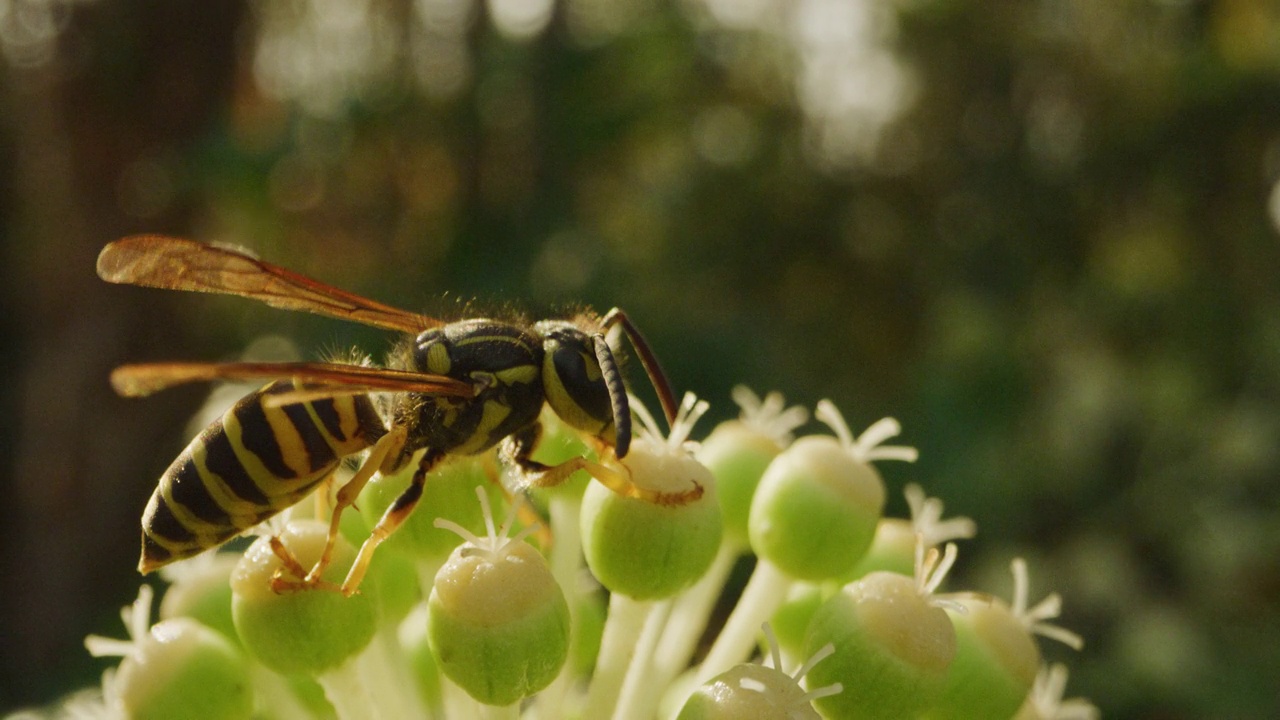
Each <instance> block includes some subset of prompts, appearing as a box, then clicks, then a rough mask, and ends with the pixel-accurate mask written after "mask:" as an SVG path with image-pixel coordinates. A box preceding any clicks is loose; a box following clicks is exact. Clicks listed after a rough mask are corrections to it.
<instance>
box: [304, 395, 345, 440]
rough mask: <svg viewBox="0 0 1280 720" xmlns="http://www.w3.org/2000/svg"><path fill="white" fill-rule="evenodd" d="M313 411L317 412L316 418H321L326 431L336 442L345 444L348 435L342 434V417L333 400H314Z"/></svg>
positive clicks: (312, 403) (312, 402)
mask: <svg viewBox="0 0 1280 720" xmlns="http://www.w3.org/2000/svg"><path fill="white" fill-rule="evenodd" d="M311 409H312V410H315V411H316V417H318V418H320V422H321V423H323V424H324V429H325V430H326V431H327V432H328V433H329V435H331V436H332V437H333V439H334V440H337V441H338V442H343V441H345V440H346V439H347V435H346V433H344V432H342V416H341V415H339V414H338V407H337V405H335V404H334V402H333V398H325V399H323V400H312V401H311Z"/></svg>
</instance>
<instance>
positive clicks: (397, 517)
mask: <svg viewBox="0 0 1280 720" xmlns="http://www.w3.org/2000/svg"><path fill="white" fill-rule="evenodd" d="M444 457H445V454H444V453H442V452H439V451H437V450H434V449H428V450H427V452H426V453H424V454H423V456H422V459H421V460H419V461H418V469H417V470H415V471H414V472H413V480H412V481H411V482H410V483H409V487H407V488H405V489H404V492H402V493H400V496H399V497H397V498H396V499H395V501H394V502H392V503H391V507H389V508H387V511H386V512H385V513H383V514H382V518H381V519H380V520H378V524H377V525H375V526H374V527H373V532H371V533H369V537H368V539H366V540H365V541H364V544H363V545H361V546H360V554H359V555H357V556H356V561H355V562H354V563H352V564H351V570H350V571H349V572H348V573H347V579H346V580H344V581H343V582H342V594H343V595H346V596H347V597H350V596H352V595H354V594H355V593H356V590H358V589H360V583H361V581H363V580H364V575H365V573H366V572H368V571H369V563H370V562H371V561H372V560H373V551H374V550H376V549H377V548H378V546H379V545H381V544H382V541H383V540H386V539H387V538H389V537H391V533H393V532H395V531H396V530H397V529H398V528H399V527H400V525H401V524H402V523H403V522H404V521H405V519H406V518H408V517H409V514H410V513H412V512H413V509H414V508H415V507H417V505H418V500H420V499H422V488H423V486H425V485H426V483H427V473H428V472H430V471H431V468H433V467H435V465H436V463H438V462H440V460H441V459H443V458H444Z"/></svg>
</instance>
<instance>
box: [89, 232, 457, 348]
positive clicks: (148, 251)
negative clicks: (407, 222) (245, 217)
mask: <svg viewBox="0 0 1280 720" xmlns="http://www.w3.org/2000/svg"><path fill="white" fill-rule="evenodd" d="M98 277H100V278H102V279H103V280H106V281H107V282H112V283H124V284H128V285H142V286H146V287H155V288H162V289H166V290H188V291H192V292H208V293H222V294H226V295H239V296H242V297H247V298H251V299H254V300H258V301H261V302H263V303H266V304H267V305H270V306H272V307H276V308H281V309H284V310H299V311H305V312H311V313H316V314H319V315H327V316H329V317H335V318H339V319H342V320H350V321H353V322H358V323H363V324H365V325H372V326H374V327H380V328H384V329H387V330H397V331H401V332H408V333H418V332H421V331H422V330H426V329H427V328H431V327H436V326H439V325H441V324H443V323H442V321H440V320H437V319H436V318H433V317H429V316H426V315H419V314H418V313H412V312H408V311H406V310H400V309H398V308H394V307H391V306H389V305H383V304H382V303H379V302H376V301H374V300H370V299H368V298H365V297H361V296H359V295H356V294H354V293H350V292H347V291H346V290H340V289H338V288H336V287H333V286H331V285H326V284H325V283H322V282H320V281H318V280H314V279H312V278H309V277H307V276H305V275H302V274H300V273H296V272H294V271H292V270H287V269H285V268H282V267H279V266H277V265H272V264H271V263H267V262H263V261H262V260H259V259H257V258H255V257H253V256H252V255H249V254H248V253H246V252H242V251H239V250H233V249H231V248H227V247H222V246H219V245H209V244H206V243H201V242H196V241H195V240H187V239H184V238H176V237H168V236H165V235H134V236H132V237H127V238H123V239H120V240H117V241H115V242H113V243H110V244H108V245H107V246H106V247H104V248H103V249H102V252H101V253H100V254H99V255H98Z"/></svg>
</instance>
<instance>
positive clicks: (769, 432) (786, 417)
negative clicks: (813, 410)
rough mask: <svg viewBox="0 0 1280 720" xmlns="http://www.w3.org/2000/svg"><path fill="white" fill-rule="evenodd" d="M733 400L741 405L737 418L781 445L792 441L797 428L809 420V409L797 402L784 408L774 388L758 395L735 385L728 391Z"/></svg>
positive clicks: (782, 399)
mask: <svg viewBox="0 0 1280 720" xmlns="http://www.w3.org/2000/svg"><path fill="white" fill-rule="evenodd" d="M730 396H731V397H732V398H733V401H734V402H735V403H737V405H738V407H739V408H741V412H739V413H738V420H739V421H740V422H741V423H742V424H743V425H746V426H747V427H750V428H752V429H754V430H756V431H757V432H759V433H761V434H762V435H764V436H765V437H769V438H772V439H773V440H774V442H776V443H778V445H780V446H782V447H786V446H788V445H790V444H791V441H792V440H793V439H794V435H793V434H792V433H793V431H795V429H796V428H798V427H800V426H801V425H803V424H805V423H807V422H809V411H808V410H806V409H805V408H803V407H801V406H799V405H793V406H791V407H787V406H786V405H787V402H786V400H785V399H784V398H783V397H782V393H780V392H777V391H774V392H770V393H769V394H767V395H765V396H764V400H763V401H761V400H760V397H759V396H757V395H756V394H755V392H753V391H752V390H751V388H749V387H747V386H746V385H735V386H734V387H733V390H732V391H731V392H730Z"/></svg>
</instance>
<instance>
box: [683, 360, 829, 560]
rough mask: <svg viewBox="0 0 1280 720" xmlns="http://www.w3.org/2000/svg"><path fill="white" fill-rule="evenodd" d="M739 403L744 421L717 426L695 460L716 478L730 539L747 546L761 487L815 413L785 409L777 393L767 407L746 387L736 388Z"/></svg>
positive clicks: (802, 409)
mask: <svg viewBox="0 0 1280 720" xmlns="http://www.w3.org/2000/svg"><path fill="white" fill-rule="evenodd" d="M733 399H734V401H735V402H737V403H738V406H739V407H741V408H742V412H741V413H740V415H739V418H738V419H737V420H730V421H727V422H723V423H720V424H719V425H717V426H716V428H715V429H714V430H712V431H711V434H710V435H708V436H707V439H706V440H703V441H702V444H701V446H700V447H699V448H698V450H697V452H696V453H695V457H697V458H698V461H699V462H701V463H702V464H703V465H705V466H706V467H707V469H708V470H710V471H711V474H712V476H714V477H715V479H716V493H717V495H718V496H719V499H720V509H721V513H722V515H723V516H724V536H725V540H726V541H728V542H732V543H734V544H735V545H738V546H746V544H747V517H748V515H749V513H750V511H751V499H752V497H754V496H755V492H756V486H757V485H759V484H760V478H761V477H762V476H763V475H764V471H765V468H767V467H768V466H769V463H770V462H772V461H773V459H774V458H775V457H777V456H778V453H780V452H782V450H783V448H785V447H786V446H788V445H790V444H791V439H792V438H791V431H792V430H794V429H795V428H796V427H798V426H800V425H802V424H804V423H805V421H807V420H808V417H809V413H808V412H807V411H806V410H805V409H804V408H801V407H791V408H785V402H784V400H783V399H782V395H780V394H778V393H776V392H774V393H769V394H768V395H767V396H766V397H765V399H764V401H763V402H762V401H761V400H760V398H758V397H757V396H756V394H755V393H753V392H751V390H749V389H748V388H747V387H746V386H743V385H738V386H737V387H735V388H734V389H733ZM784 408H785V409H784Z"/></svg>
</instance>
